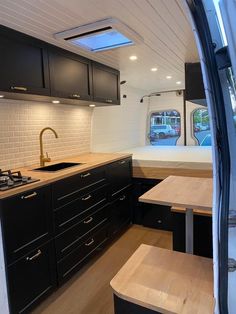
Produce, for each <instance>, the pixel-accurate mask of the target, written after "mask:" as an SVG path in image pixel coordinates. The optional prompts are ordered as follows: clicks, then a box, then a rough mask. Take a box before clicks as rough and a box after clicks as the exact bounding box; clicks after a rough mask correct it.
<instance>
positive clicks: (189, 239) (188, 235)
mask: <svg viewBox="0 0 236 314" xmlns="http://www.w3.org/2000/svg"><path fill="white" fill-rule="evenodd" d="M185 245H186V249H185V251H186V253H189V254H193V210H192V209H191V208H187V209H186V214H185Z"/></svg>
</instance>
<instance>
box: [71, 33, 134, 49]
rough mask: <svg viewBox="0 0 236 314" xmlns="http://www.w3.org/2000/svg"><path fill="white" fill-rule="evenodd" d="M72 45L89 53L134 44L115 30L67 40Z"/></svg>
mask: <svg viewBox="0 0 236 314" xmlns="http://www.w3.org/2000/svg"><path fill="white" fill-rule="evenodd" d="M67 40H68V41H69V42H70V43H72V44H73V45H76V46H79V47H82V48H85V49H87V50H89V51H93V52H96V51H103V50H108V49H114V48H118V47H122V46H128V45H132V44H134V42H133V41H132V40H131V39H129V38H127V37H126V36H124V35H123V34H122V33H120V32H118V31H117V30H115V29H109V30H106V31H103V32H99V33H98V32H96V33H93V34H91V33H90V34H88V35H85V36H81V37H79V36H77V37H74V38H69V39H67Z"/></svg>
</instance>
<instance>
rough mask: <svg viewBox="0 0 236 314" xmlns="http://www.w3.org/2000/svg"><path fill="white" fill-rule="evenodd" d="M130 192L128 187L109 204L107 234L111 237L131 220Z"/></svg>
mask: <svg viewBox="0 0 236 314" xmlns="http://www.w3.org/2000/svg"><path fill="white" fill-rule="evenodd" d="M131 217H132V208H131V193H130V188H128V189H126V190H125V191H123V192H122V193H120V194H119V196H118V198H117V199H116V200H115V201H113V203H111V205H110V223H109V236H110V237H113V236H114V235H115V234H116V233H118V232H119V231H120V230H121V229H122V228H123V227H124V226H127V225H129V224H130V222H131Z"/></svg>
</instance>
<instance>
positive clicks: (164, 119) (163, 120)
mask: <svg viewBox="0 0 236 314" xmlns="http://www.w3.org/2000/svg"><path fill="white" fill-rule="evenodd" d="M180 132H181V124H180V113H179V112H178V111H176V110H168V111H157V112H154V113H152V114H151V117H150V129H149V140H150V143H151V145H155V146H157V145H168V146H172V145H176V142H177V139H178V138H179V136H180Z"/></svg>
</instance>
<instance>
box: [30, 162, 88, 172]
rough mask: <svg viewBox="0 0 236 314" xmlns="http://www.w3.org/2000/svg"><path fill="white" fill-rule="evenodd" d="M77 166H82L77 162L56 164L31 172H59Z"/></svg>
mask: <svg viewBox="0 0 236 314" xmlns="http://www.w3.org/2000/svg"><path fill="white" fill-rule="evenodd" d="M79 165H83V164H82V163H78V162H59V163H58V164H54V165H50V166H45V167H40V168H36V169H33V170H37V171H49V172H54V171H59V170H63V169H66V168H70V167H75V166H79Z"/></svg>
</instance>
